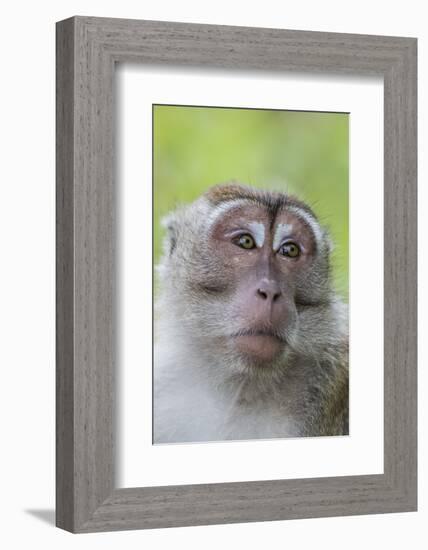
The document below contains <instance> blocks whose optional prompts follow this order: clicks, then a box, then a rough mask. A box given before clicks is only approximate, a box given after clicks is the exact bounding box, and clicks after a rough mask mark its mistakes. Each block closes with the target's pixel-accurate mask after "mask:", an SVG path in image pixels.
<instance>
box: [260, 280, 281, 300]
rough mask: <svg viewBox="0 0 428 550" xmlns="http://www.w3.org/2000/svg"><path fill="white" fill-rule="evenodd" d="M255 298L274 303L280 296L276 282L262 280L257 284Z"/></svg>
mask: <svg viewBox="0 0 428 550" xmlns="http://www.w3.org/2000/svg"><path fill="white" fill-rule="evenodd" d="M257 296H258V297H259V298H261V299H262V300H269V301H270V302H276V300H278V298H279V297H280V296H281V289H280V287H279V285H278V283H277V282H275V281H271V280H264V281H262V282H261V283H260V284H259V287H258V288H257Z"/></svg>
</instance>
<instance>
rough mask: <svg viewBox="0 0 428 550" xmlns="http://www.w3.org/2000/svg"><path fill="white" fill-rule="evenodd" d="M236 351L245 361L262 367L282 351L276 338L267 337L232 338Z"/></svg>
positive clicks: (281, 346) (280, 343)
mask: <svg viewBox="0 0 428 550" xmlns="http://www.w3.org/2000/svg"><path fill="white" fill-rule="evenodd" d="M234 347H235V349H236V351H237V352H238V353H239V354H241V355H243V356H244V357H245V358H246V359H247V360H250V361H254V362H256V363H258V364H261V365H263V364H264V363H265V364H268V363H271V362H272V361H274V360H275V359H276V358H277V357H278V356H279V354H280V353H281V352H282V351H283V349H284V344H283V342H281V341H280V340H279V339H278V338H275V337H274V336H269V335H264V334H263V335H244V336H237V337H235V338H234Z"/></svg>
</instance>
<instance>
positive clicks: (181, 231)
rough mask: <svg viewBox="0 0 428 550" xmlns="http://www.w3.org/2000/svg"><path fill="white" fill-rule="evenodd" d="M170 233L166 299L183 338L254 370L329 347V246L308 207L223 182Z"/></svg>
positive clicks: (171, 222) (178, 215) (177, 216)
mask: <svg viewBox="0 0 428 550" xmlns="http://www.w3.org/2000/svg"><path fill="white" fill-rule="evenodd" d="M165 226H166V228H167V237H166V240H165V246H164V256H163V259H162V262H161V264H160V283H161V295H160V300H161V301H162V303H163V307H162V311H163V312H164V314H165V312H167V316H168V317H169V319H168V320H167V321H166V322H167V323H169V324H170V325H174V329H175V333H176V334H181V335H182V338H192V339H193V341H194V345H196V346H197V345H199V348H200V349H202V348H203V350H204V353H208V354H211V355H214V356H216V355H217V356H218V355H222V356H223V357H224V358H225V360H226V362H227V359H230V361H229V363H230V364H233V365H236V364H240V365H241V366H244V367H245V368H248V367H249V368H254V369H266V368H269V367H274V366H275V365H276V364H278V363H279V362H281V360H282V359H283V358H284V356H286V354H287V353H290V352H292V351H293V350H296V349H299V352H300V353H302V352H308V353H310V352H312V351H313V348H314V347H315V348H316V344H317V341H318V340H319V341H320V342H323V343H325V338H324V337H323V335H322V331H323V324H325V323H326V313H325V307H324V306H325V304H327V303H328V302H329V300H330V299H331V296H332V292H331V289H330V287H331V284H330V268H329V255H330V240H329V237H328V235H327V233H326V231H325V230H324V229H323V228H322V227H321V225H320V224H319V222H318V219H317V217H316V216H315V214H314V213H313V211H312V210H311V209H310V208H309V207H308V206H307V205H306V204H305V203H303V202H301V201H299V200H297V199H295V198H293V197H291V196H289V195H286V194H283V193H278V192H268V191H263V190H258V189H255V188H250V187H247V186H243V185H238V184H227V185H220V186H215V187H213V188H211V189H209V190H208V191H207V192H206V193H205V194H204V195H202V196H201V197H200V198H199V199H198V200H196V201H195V202H194V203H192V204H191V205H189V206H186V207H184V208H182V209H179V210H178V211H176V212H174V213H172V214H171V215H169V216H168V217H167V218H166V219H165ZM309 311H310V315H309V314H308V312H309ZM317 312H319V315H318V314H317ZM318 321H319V322H318ZM308 342H310V345H309V344H307V343H308ZM305 347H307V348H310V349H305Z"/></svg>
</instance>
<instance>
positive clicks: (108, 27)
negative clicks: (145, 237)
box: [56, 17, 417, 532]
mask: <svg viewBox="0 0 428 550" xmlns="http://www.w3.org/2000/svg"><path fill="white" fill-rule="evenodd" d="M125 61H126V62H136V63H143V64H154V63H162V64H169V65H171V66H172V65H173V66H177V65H187V66H190V65H191V66H201V65H204V66H206V67H219V68H227V69H235V70H242V69H245V70H251V71H265V70H270V71H277V72H282V71H300V72H303V71H311V72H314V71H316V72H336V73H342V74H343V73H348V74H355V75H370V74H371V75H381V76H383V78H384V94H385V127H384V146H385V159H384V160H385V173H384V178H385V317H384V319H385V325H384V330H385V366H384V373H385V396H384V405H385V427H384V449H385V465H384V473H383V474H382V475H364V476H350V477H333V478H317V479H299V480H275V481H255V482H246V483H219V484H210V485H191V486H189V485H184V486H174V487H172V486H168V487H151V488H144V487H140V488H130V489H117V488H115V486H114V457H115V433H114V426H115V422H114V395H115V387H114V364H115V345H114V342H115V326H114V320H115V298H114V296H115V261H114V258H115V187H114V185H115V182H114V177H113V176H114V169H113V159H114V127H113V103H114V86H113V82H114V68H115V63H117V62H125ZM369 199H370V198H369V197H368V200H369ZM368 360H369V358H368ZM56 391H57V447H56V460H57V474H56V476H57V477H56V480H57V494H56V499H57V500H56V504H57V520H56V521H57V525H58V526H59V527H61V528H63V529H67V530H69V531H72V532H91V531H106V530H117V529H140V528H155V527H170V526H181V525H201V524H214V523H232V522H244V521H264V520H282V519H288V518H303V517H306V518H309V517H319V516H339V515H350V514H371V513H380V512H404V511H412V510H416V506H417V500H416V499H417V462H416V460H417V454H416V442H417V439H416V438H417V433H416V427H417V426H416V39H413V38H398V37H387V36H364V35H353V34H332V33H319V32H302V31H290V30H276V29H259V28H243V27H228V26H213V25H194V24H182V23H167V22H155V21H134V20H122V19H102V18H91V17H73V18H71V19H67V20H65V21H61V22H59V23H58V24H57V383H56ZM142 467H144V464H142Z"/></svg>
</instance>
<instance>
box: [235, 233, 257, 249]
mask: <svg viewBox="0 0 428 550" xmlns="http://www.w3.org/2000/svg"><path fill="white" fill-rule="evenodd" d="M233 242H234V243H235V244H236V245H237V246H240V247H241V248H245V249H246V250H251V249H252V248H255V247H256V243H255V242H254V239H253V237H252V236H251V235H249V234H248V233H245V235H240V236H239V237H237V238H236V239H235V240H234V241H233Z"/></svg>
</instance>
